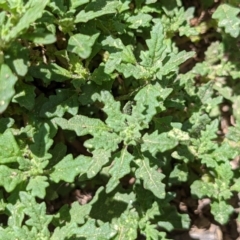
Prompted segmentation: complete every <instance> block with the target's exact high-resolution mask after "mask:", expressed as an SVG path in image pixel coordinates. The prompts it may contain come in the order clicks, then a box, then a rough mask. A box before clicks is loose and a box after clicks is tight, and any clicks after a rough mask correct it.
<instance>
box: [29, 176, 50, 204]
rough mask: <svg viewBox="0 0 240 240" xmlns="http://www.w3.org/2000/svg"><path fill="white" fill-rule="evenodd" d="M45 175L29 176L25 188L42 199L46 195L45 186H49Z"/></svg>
mask: <svg viewBox="0 0 240 240" xmlns="http://www.w3.org/2000/svg"><path fill="white" fill-rule="evenodd" d="M47 180H48V178H47V177H46V176H36V177H31V178H30V181H29V183H28V185H27V188H26V189H27V190H30V191H31V194H32V196H34V197H39V198H41V199H43V198H44V197H45V196H46V187H48V186H49V183H48V182H47Z"/></svg>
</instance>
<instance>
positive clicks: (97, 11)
mask: <svg viewBox="0 0 240 240" xmlns="http://www.w3.org/2000/svg"><path fill="white" fill-rule="evenodd" d="M118 6H119V1H115V0H114V1H108V0H94V1H92V2H91V3H89V4H88V5H87V6H86V8H85V9H84V10H82V11H80V12H79V13H78V14H77V16H76V19H75V23H79V22H88V21H89V20H91V19H94V18H97V17H100V16H103V15H106V14H113V13H116V9H117V8H118Z"/></svg>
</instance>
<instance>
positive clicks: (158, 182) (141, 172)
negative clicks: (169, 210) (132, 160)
mask: <svg viewBox="0 0 240 240" xmlns="http://www.w3.org/2000/svg"><path fill="white" fill-rule="evenodd" d="M136 163H137V164H138V169H137V170H136V172H135V175H136V177H137V178H140V179H142V180H143V187H144V189H148V190H150V191H151V192H152V193H153V194H154V195H155V196H156V197H157V198H160V199H163V198H164V197H165V194H166V192H165V184H163V183H162V179H163V178H164V177H165V176H164V175H163V174H162V173H160V172H158V171H157V169H156V168H155V167H153V166H151V165H150V161H149V159H148V158H147V157H144V156H142V159H138V160H137V161H136Z"/></svg>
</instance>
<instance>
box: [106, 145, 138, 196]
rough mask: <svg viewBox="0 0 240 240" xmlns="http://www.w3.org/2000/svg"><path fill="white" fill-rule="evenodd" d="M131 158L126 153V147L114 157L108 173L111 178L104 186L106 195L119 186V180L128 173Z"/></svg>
mask: <svg viewBox="0 0 240 240" xmlns="http://www.w3.org/2000/svg"><path fill="white" fill-rule="evenodd" d="M133 158H134V157H133V156H132V155H131V154H130V153H129V152H128V151H127V147H125V148H124V149H123V150H122V151H121V152H118V153H117V154H116V155H115V157H114V161H113V163H112V164H113V166H112V167H111V169H110V171H109V173H110V175H111V178H110V180H109V181H108V183H107V186H106V192H107V193H109V192H111V191H112V190H113V189H114V188H115V187H116V186H117V185H118V184H119V179H120V178H122V177H124V176H125V175H126V174H128V173H130V171H131V169H130V163H131V161H132V160H133Z"/></svg>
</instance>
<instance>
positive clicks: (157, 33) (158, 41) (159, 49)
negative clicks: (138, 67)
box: [141, 20, 166, 67]
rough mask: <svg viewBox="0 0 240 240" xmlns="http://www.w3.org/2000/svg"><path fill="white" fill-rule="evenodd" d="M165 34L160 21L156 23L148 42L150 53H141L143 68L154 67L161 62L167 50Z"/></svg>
mask: <svg viewBox="0 0 240 240" xmlns="http://www.w3.org/2000/svg"><path fill="white" fill-rule="evenodd" d="M163 39H164V33H163V26H162V23H161V21H160V20H158V21H156V22H155V25H154V26H153V28H152V31H151V39H149V40H146V43H147V46H148V49H149V51H147V52H141V58H142V60H143V61H142V62H141V64H142V65H143V66H149V67H151V66H153V65H155V64H156V63H157V62H158V61H161V59H162V54H163V51H164V50H165V48H166V45H164V44H163Z"/></svg>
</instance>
